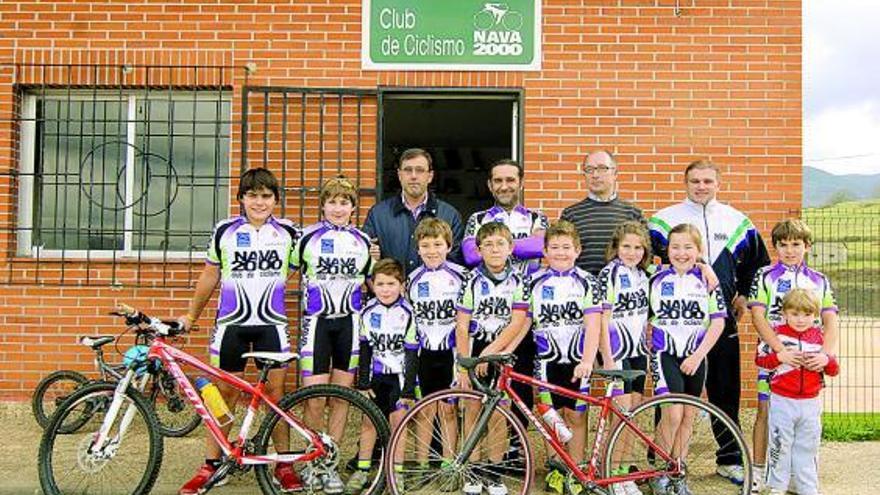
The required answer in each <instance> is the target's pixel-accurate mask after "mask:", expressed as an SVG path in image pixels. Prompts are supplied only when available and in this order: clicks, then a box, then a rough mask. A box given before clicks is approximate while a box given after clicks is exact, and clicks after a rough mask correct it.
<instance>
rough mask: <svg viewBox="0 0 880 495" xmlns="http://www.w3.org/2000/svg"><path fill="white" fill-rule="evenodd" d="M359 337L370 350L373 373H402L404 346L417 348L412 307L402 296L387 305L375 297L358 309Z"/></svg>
mask: <svg viewBox="0 0 880 495" xmlns="http://www.w3.org/2000/svg"><path fill="white" fill-rule="evenodd" d="M358 321H359V323H358V324H359V327H360V331H359V335H360V341H361V344H362V345H363V344H364V343H367V344H368V345H369V347H370V349H371V351H372V362H371V363H369V364H370V370H371V371H372V373H373V374H374V375H375V374H385V375H388V374H403V372H404V361H405V360H404V357H405V352H404V351H406V350H418V348H419V342H418V337H417V335H416V324H415V319H414V318H413V312H412V308H411V307H410V305H409V303H407V302H406V300H405V299H404V298H403V297H400V298H398V299H397V301H395V302H393V303H392V304H390V305H388V306H386V305H385V304H382V302H381V301H379V299H378V298H375V299H372V300H370V302H368V303H367V305H366V306H364V309H363V310H361V314H360V318H359V319H358Z"/></svg>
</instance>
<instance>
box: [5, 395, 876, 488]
mask: <svg viewBox="0 0 880 495" xmlns="http://www.w3.org/2000/svg"><path fill="white" fill-rule="evenodd" d="M747 422H748V420H747ZM0 424H2V425H3V426H2V427H0V428H2V430H0V431H2V433H3V436H4V438H7V439H10V440H11V442H10V443H9V445H7V447H6V448H5V450H4V455H3V456H0V480H2V482H0V494H39V493H40V490H39V482H38V481H37V469H36V458H37V449H38V443H39V438H40V429H39V427H38V426H37V424H36V423H35V422H34V420H33V418H32V417H31V415H30V408H29V406H28V405H27V404H23V403H0ZM202 445H203V440H202V436H201V430H196V431H195V432H194V433H193V434H191V436H190V437H189V438H183V439H174V438H171V439H166V440H165V458H164V461H163V463H162V473H161V475H160V476H159V480H158V482H157V484H156V486H155V488H154V490H153V493H155V494H159V495H164V494H174V493H176V490H177V488H178V487H179V485H180V483H181V482H182V481H183V480H185V479H188V477H189V476H190V475H191V474H192V473H193V472H194V471H195V469H196V468H197V467H198V465H199V464H200V463H201V462H202V459H201V457H200V452H201V451H202V448H203V447H202ZM878 459H880V442H864V443H826V444H823V445H822V449H821V452H820V471H821V472H820V474H821V481H822V488H823V493H824V494H825V495H860V494H865V495H867V494H872V495H873V494H874V493H876V492H877V488H876V487H878V486H880V471H878V470H877V460H878ZM212 493H217V494H218V495H238V494H253V493H259V488H258V487H257V484H256V481H255V479H254V478H253V475H252V474H247V475H244V476H242V477H239V478H235V479H233V480H232V481H231V482H230V484H228V485H226V486H224V487H221V488H217V489H216V490H212Z"/></svg>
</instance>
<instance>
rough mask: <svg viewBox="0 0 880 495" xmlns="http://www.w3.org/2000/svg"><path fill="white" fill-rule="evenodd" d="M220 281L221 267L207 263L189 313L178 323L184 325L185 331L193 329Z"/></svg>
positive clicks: (197, 283) (190, 303)
mask: <svg viewBox="0 0 880 495" xmlns="http://www.w3.org/2000/svg"><path fill="white" fill-rule="evenodd" d="M219 281H220V265H215V264H213V263H205V268H203V269H202V274H201V275H200V276H199V281H198V282H196V291H195V294H193V298H192V300H191V301H190V302H189V308H188V310H187V313H186V314H185V315H183V316H181V317H180V318H178V321H180V322H181V324H183V328H184V329H185V330H189V329H190V328H192V326H193V324H194V323H195V322H196V320H198V319H199V315H201V314H202V310H203V309H205V304H208V299H211V294H213V293H214V288H215V287H217V283H218V282H219Z"/></svg>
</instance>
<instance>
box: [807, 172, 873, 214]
mask: <svg viewBox="0 0 880 495" xmlns="http://www.w3.org/2000/svg"><path fill="white" fill-rule="evenodd" d="M803 184H804V207H806V208H810V207H816V206H823V205H826V204H828V202H829V200H831V197H832V196H834V194H835V193H838V192H840V191H843V192H845V193H846V194H848V195H849V198H850V199H853V200H858V199H870V198H877V197H880V174H870V175H868V174H865V175H862V174H847V175H834V174H829V173H828V172H825V171H824V170H819V169H817V168H813V167H804V183H803Z"/></svg>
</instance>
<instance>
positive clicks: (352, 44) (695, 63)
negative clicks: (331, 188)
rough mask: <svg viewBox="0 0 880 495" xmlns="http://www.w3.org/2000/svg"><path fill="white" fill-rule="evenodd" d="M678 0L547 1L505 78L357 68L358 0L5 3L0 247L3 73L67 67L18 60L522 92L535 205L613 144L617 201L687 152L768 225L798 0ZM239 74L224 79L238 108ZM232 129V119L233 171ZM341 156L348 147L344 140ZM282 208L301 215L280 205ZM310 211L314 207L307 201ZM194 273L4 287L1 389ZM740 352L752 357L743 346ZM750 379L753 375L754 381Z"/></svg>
mask: <svg viewBox="0 0 880 495" xmlns="http://www.w3.org/2000/svg"><path fill="white" fill-rule="evenodd" d="M674 4H675V2H674V1H673V0H659V1H658V0H545V1H544V2H543V31H544V45H543V49H544V56H543V57H544V60H543V70H541V71H539V72H525V73H520V72H518V73H503V72H395V71H387V72H386V71H382V72H377V71H362V70H361V69H360V60H359V56H360V36H361V28H360V20H361V2H360V1H357V0H327V1H296V2H291V1H290V0H275V1H272V0H255V1H252V2H249V3H245V2H238V1H232V0H219V1H217V0H213V1H212V0H202V1H188V0H177V1H167V0H162V1H158V0H157V1H154V0H141V1H129V2H121V1H110V0H105V1H94V2H88V3H84V2H83V3H80V2H62V1H57V2H53V1H48V0H40V1H30V2H27V1H15V0H5V1H3V2H2V3H0V243H2V245H3V246H4V247H6V249H3V250H2V253H0V256H2V257H3V263H4V265H7V264H8V262H9V256H11V255H12V253H14V235H13V232H14V231H13V228H14V225H15V219H16V213H15V201H16V191H15V187H14V186H15V181H14V179H13V177H12V176H11V175H10V174H9V172H10V171H13V170H15V168H16V167H17V154H16V153H17V149H16V142H15V141H16V136H15V132H14V126H13V121H14V112H15V101H16V100H15V98H14V91H13V85H14V84H21V83H26V82H28V80H29V78H32V77H37V76H39V77H43V78H46V77H48V78H52V77H55V78H59V77H62V76H61V72H60V71H59V72H56V73H53V72H51V71H50V72H49V73H48V75H46V73H42V74H35V73H33V72H31V73H28V72H27V71H25V70H21V68H20V67H19V68H18V69H16V68H15V64H16V63H23V62H31V63H48V62H53V61H54V62H60V63H71V62H73V63H96V62H98V63H107V64H113V63H127V64H137V63H141V64H153V65H155V64H226V65H234V66H238V67H243V66H244V65H245V64H249V63H253V64H255V66H256V68H257V71H256V73H254V74H251V75H250V76H248V77H249V78H248V83H249V84H254V85H277V86H309V87H316V86H321V87H358V88H376V87H377V86H379V85H383V86H419V87H425V86H439V87H447V86H448V87H499V88H501V87H503V88H511V87H512V88H524V89H525V112H524V122H525V142H524V146H525V152H524V163H525V166H526V168H527V178H528V180H527V183H526V187H527V197H528V202H529V206H532V207H539V208H542V209H543V210H545V211H546V212H547V213H548V214H549V215H550V216H551V217H554V216H556V215H558V213H559V211H560V210H561V209H562V208H563V207H564V206H566V205H568V204H570V203H572V202H574V201H576V200H578V199H580V198H581V197H582V196H583V195H584V192H583V189H582V188H583V180H582V176H581V175H580V174H579V173H578V163H579V162H580V160H581V159H582V157H583V155H584V154H585V153H586V152H587V151H589V150H591V149H594V148H597V147H605V148H610V149H612V150H614V151H616V152H617V154H618V156H619V161H620V165H621V167H622V171H621V177H620V179H621V194H622V196H623V197H625V198H628V199H631V200H634V201H635V202H636V203H637V204H638V205H639V206H641V207H642V208H643V209H645V211H646V212H647V213H651V212H653V211H655V210H657V209H658V208H661V207H663V206H666V205H668V204H670V203H673V202H675V201H678V200H680V199H682V198H683V192H682V191H683V187H682V175H681V171H682V169H683V168H684V166H685V165H686V164H687V163H688V162H690V161H691V160H692V159H694V158H695V157H701V156H709V157H711V158H713V159H714V160H715V161H716V162H717V163H719V164H720V165H721V166H722V167H723V169H724V175H723V180H722V193H721V199H722V200H725V201H729V202H730V203H732V204H733V205H734V206H736V207H737V208H740V209H741V210H743V211H745V212H747V213H748V214H749V215H750V217H751V218H752V220H753V221H754V222H755V223H756V224H757V225H758V226H759V227H760V228H761V230H762V231H763V232H765V233H766V232H768V231H769V228H770V227H771V226H772V224H773V223H774V222H775V221H777V220H778V219H780V218H782V217H783V216H785V215H786V214H787V212H788V211H789V210H791V209H794V208H798V207H799V205H800V203H801V160H802V156H801V129H802V127H801V126H802V124H801V121H802V118H801V117H802V114H801V49H802V40H801V1H800V0H696V1H695V2H693V5H694V6H693V7H687V6H686V7H684V8H683V10H682V13H681V14H682V15H681V16H680V17H676V16H675V15H674ZM682 4H685V5H687V4H690V2H682ZM53 74H54V75H53ZM243 74H244V71H242V70H238V71H236V72H235V74H234V75H233V76H232V82H231V84H232V85H233V86H234V91H233V94H234V95H235V96H234V97H235V99H236V101H234V102H233V109H234V113H235V115H234V117H235V118H240V110H241V105H240V102H238V101H237V99H238V96H239V94H240V91H239V89H240V86H241V84H243V81H244V75H243ZM82 77H84V76H82ZM108 77H109V76H108ZM30 80H32V81H33V79H30ZM36 82H39V81H36ZM43 82H45V81H43ZM179 83H180V84H195V83H197V81H190V82H188V83H187V82H186V81H179ZM375 110H376V109H375V103H374V102H373V103H372V106H370V105H369V104H368V105H367V107H366V109H365V119H366V120H365V129H366V134H365V135H364V138H363V139H364V140H363V142H364V143H366V144H365V146H366V149H363V150H362V153H363V159H364V163H365V164H367V165H366V167H365V170H366V172H367V175H365V176H364V177H363V180H362V185H363V186H365V187H370V186H372V184H371V182H372V181H374V180H375V167H373V165H372V164H373V163H374V161H375V156H376V154H375V132H376V131H377V130H376V124H375ZM338 132H347V131H344V130H341V129H340V130H339V131H338ZM239 141H240V135H237V134H236V133H235V132H234V136H233V145H232V147H233V150H232V155H231V156H232V164H231V171H232V172H233V173H234V172H235V171H237V170H238V164H239V159H240V157H239V154H238V152H239V150H240V148H239V146H240V143H239ZM334 142H335V141H334ZM334 152H338V153H343V156H344V158H345V160H350V159H351V155H350V154H348V152H347V151H343V150H336V151H333V150H330V153H331V154H332V153H334ZM273 159H277V156H276V157H275V158H273ZM333 163H335V155H334V160H333ZM317 166H318V165H317V164H310V165H309V181H314V180H316V175H315V172H316V167H317ZM312 199H313V198H309V202H308V203H307V205H312V204H314V203H313V201H312ZM291 201H292V200H291ZM288 206H289V207H294V208H296V211H298V205H294V204H293V203H292V202H290V201H289V202H288ZM364 206H365V207H366V206H367V205H364ZM306 210H307V212H311V214H312V215H314V214H315V213H316V212H315V211H314V206H307V208H306ZM15 266H17V267H18V266H21V265H20V264H16V265H15ZM67 268H68V269H71V270H73V269H76V268H80V269H82V268H83V267H81V266H79V267H78V266H77V265H76V264H70V266H69V267H67ZM58 269H59V266H58V265H57V264H56V265H48V264H47V265H44V270H49V271H51V270H58ZM198 269H199V267H198V266H191V265H189V264H173V265H171V266H170V267H166V268H164V269H163V268H159V267H153V268H150V269H146V270H145V273H146V275H145V277H147V278H145V279H142V280H146V281H150V280H153V281H155V285H156V288H150V289H134V288H131V287H122V288H111V287H106V288H82V287H59V286H57V285H51V284H49V285H46V286H35V285H27V284H25V285H3V286H0V325H2V326H0V328H2V330H0V369H2V373H0V397H23V396H26V395H27V394H28V391H29V390H32V389H33V386H34V385H35V383H36V382H37V380H39V378H40V377H41V376H42V375H43V374H45V373H46V372H48V371H49V370H53V369H57V368H61V367H75V368H78V369H85V368H88V366H89V360H90V356H89V355H88V354H87V353H86V352H84V351H82V350H80V349H79V348H77V347H76V346H75V345H73V344H72V342H73V336H74V335H77V334H82V333H92V332H98V331H101V332H113V331H116V330H117V327H116V326H115V325H114V323H115V322H114V321H113V320H112V319H110V318H108V317H104V316H102V315H103V314H104V313H106V311H107V310H108V308H109V307H110V306H111V305H112V304H113V303H114V302H117V301H127V302H129V303H134V304H136V305H138V306H141V307H143V308H144V309H145V310H149V311H152V312H154V313H157V314H168V313H179V312H181V311H182V310H183V308H185V306H186V301H187V299H188V298H189V297H190V295H191V290H190V289H187V288H185V287H178V288H171V289H163V288H161V287H162V285H163V283H164V281H165V280H168V277H169V276H171V277H172V280H178V281H179V283H178V284H175V285H186V284H188V283H189V281H190V280H192V277H193V273H197V271H198ZM193 270H195V272H193ZM44 273H45V272H44ZM66 283H67V284H70V281H69V280H68V281H67V282H66ZM206 316H207V317H206V318H205V319H203V324H207V323H208V322H209V316H210V315H206ZM749 335H751V330H749ZM746 340H751V339H746ZM203 345H204V336H203V335H202V336H197V337H194V342H193V343H192V344H191V345H190V348H193V349H196V350H198V351H199V352H202V351H201V349H203ZM744 349H745V352H744V357H745V358H746V359H744V360H745V361H748V357H749V356H750V355H751V352H752V349H753V346H752V345H751V343H747V344H746V345H744ZM746 376H747V378H748V377H750V376H751V373H750V372H748V375H746ZM745 383H746V386H747V387H749V386H751V380H750V379H748V380H746V381H745Z"/></svg>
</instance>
